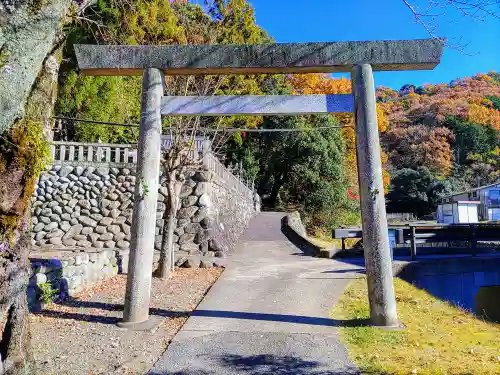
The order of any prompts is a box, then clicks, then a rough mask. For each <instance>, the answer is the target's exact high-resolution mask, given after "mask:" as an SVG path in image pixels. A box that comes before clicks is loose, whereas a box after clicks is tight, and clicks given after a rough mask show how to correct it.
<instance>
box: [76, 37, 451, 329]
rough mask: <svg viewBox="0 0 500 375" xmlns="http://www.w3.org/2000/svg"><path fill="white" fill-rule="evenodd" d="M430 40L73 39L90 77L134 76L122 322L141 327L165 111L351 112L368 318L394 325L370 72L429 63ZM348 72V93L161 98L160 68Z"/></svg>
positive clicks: (435, 54) (437, 49)
mask: <svg viewBox="0 0 500 375" xmlns="http://www.w3.org/2000/svg"><path fill="white" fill-rule="evenodd" d="M442 52H443V43H442V41H440V40H436V39H423V40H401V41H368V42H337V43H284V44H262V45H175V46H106V45H76V46H75V53H76V56H77V60H78V66H79V68H80V69H81V70H82V71H83V72H85V73H86V74H89V75H141V74H142V76H143V84H142V103H141V122H140V130H139V144H138V162H137V176H138V178H139V179H143V181H145V183H147V184H148V186H149V193H148V194H147V195H146V196H142V195H141V191H140V186H139V185H140V184H136V191H135V201H134V202H135V203H134V214H133V223H132V242H131V249H130V261H129V262H130V264H129V274H128V278H127V291H126V302H125V310H124V317H123V323H122V326H124V327H130V328H141V327H142V326H145V325H146V326H147V325H148V324H147V322H148V319H149V301H150V287H151V273H152V263H153V249H154V227H155V212H156V199H157V191H158V189H157V183H158V173H159V164H160V135H161V116H162V115H168V116H172V115H213V116H217V115H232V114H234V115H236V114H238V115H242V114H245V115H298V114H313V113H332V112H354V115H355V121H356V148H357V164H358V177H359V187H360V198H361V213H362V224H363V246H364V254H365V255H364V256H365V263H366V273H367V279H368V297H369V302H370V317H371V321H372V324H374V325H376V326H386V327H393V326H397V325H398V319H397V312H396V302H395V295H394V284H393V276H392V266H391V257H390V252H389V239H388V230H387V219H386V210H385V198H384V187H383V182H382V164H381V158H380V142H379V135H378V126H377V113H376V101H375V88H374V82H373V73H372V71H373V70H376V71H392V70H430V69H433V68H434V67H435V66H436V65H437V64H439V62H440V59H441V55H442ZM319 72H322V73H330V72H350V73H351V79H352V91H353V95H304V96H293V97H290V96H280V95H278V96H214V97H163V92H164V87H163V83H162V82H163V74H167V75H208V74H210V75H220V74H263V73H319Z"/></svg>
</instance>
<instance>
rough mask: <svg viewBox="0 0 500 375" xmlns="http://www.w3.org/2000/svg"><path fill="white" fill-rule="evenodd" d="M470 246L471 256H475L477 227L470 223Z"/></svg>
mask: <svg viewBox="0 0 500 375" xmlns="http://www.w3.org/2000/svg"><path fill="white" fill-rule="evenodd" d="M470 247H471V250H472V256H477V227H476V225H474V224H471V225H470Z"/></svg>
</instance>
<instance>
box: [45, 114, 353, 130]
mask: <svg viewBox="0 0 500 375" xmlns="http://www.w3.org/2000/svg"><path fill="white" fill-rule="evenodd" d="M52 118H54V119H57V120H69V121H76V122H82V123H87V124H100V125H110V126H123V127H128V128H138V127H139V124H122V123H118V122H104V121H95V120H86V119H79V118H74V117H64V116H52ZM341 128H352V126H351V125H331V126H317V127H314V128H304V129H292V128H285V129H257V128H218V129H211V128H203V127H200V128H199V130H200V131H203V132H212V133H218V132H225V133H240V132H247V133H276V132H300V131H313V130H325V129H341ZM192 130H193V129H185V131H186V132H188V131H192Z"/></svg>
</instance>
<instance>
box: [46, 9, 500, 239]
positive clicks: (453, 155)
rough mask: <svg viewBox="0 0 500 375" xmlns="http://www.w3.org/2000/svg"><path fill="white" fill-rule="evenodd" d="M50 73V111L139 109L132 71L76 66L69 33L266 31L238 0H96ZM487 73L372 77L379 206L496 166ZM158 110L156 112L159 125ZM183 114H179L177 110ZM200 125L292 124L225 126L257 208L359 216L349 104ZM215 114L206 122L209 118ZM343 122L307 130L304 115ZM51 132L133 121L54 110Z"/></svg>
mask: <svg viewBox="0 0 500 375" xmlns="http://www.w3.org/2000/svg"><path fill="white" fill-rule="evenodd" d="M68 35H69V37H68V40H67V43H66V45H65V48H64V59H63V64H62V66H61V68H60V74H59V81H60V87H59V95H58V99H57V102H56V112H57V113H58V114H59V115H62V116H67V117H77V118H84V119H89V120H96V121H103V122H107V121H109V122H119V123H137V122H138V121H139V97H140V78H139V77H89V76H84V75H82V74H80V73H79V72H78V71H77V69H76V61H75V58H74V53H73V47H72V46H73V44H74V43H98V44H119V43H124V44H203V43H222V44H224V43H238V44H245V43H270V42H272V38H271V37H270V36H269V35H268V34H267V33H266V32H265V31H264V30H263V29H262V28H260V27H259V26H257V24H256V22H255V16H254V12H253V8H252V7H251V5H250V4H248V3H247V2H246V1H235V0H234V1H227V2H223V1H216V2H214V3H213V4H212V5H211V6H210V7H202V6H200V5H195V4H192V3H190V2H187V1H181V0H177V1H172V2H170V1H163V0H156V1H153V2H144V1H142V0H136V1H132V2H126V3H124V2H121V1H118V0H112V1H103V0H101V1H98V2H97V3H96V4H95V5H94V6H92V7H90V8H89V10H88V11H87V12H86V16H85V17H82V18H81V19H78V20H77V21H76V22H75V23H73V24H71V25H70V26H68ZM167 90H168V94H170V95H199V94H207V93H208V94H226V95H227V94H237V95H244V94H257V95H259V94H297V95H299V94H317V93H328V94H345V93H350V92H351V82H350V80H349V79H346V78H338V79H337V78H332V77H331V76H330V75H327V74H305V75H293V76H273V75H250V76H225V77H222V79H219V78H215V77H206V78H203V79H200V78H199V77H198V78H195V77H187V78H185V77H176V78H172V77H168V78H167ZM499 98H500V86H499V75H498V74H497V73H494V72H490V73H488V74H477V75H476V76H474V77H471V78H463V79H456V80H454V81H453V82H450V83H449V84H438V85H424V86H422V87H416V86H414V85H411V84H407V85H405V86H403V87H402V88H401V89H400V90H398V91H396V90H394V89H391V88H387V87H378V88H377V101H378V104H377V105H378V107H377V114H378V117H379V130H380V133H381V139H382V149H383V153H382V157H383V162H384V184H385V191H386V193H387V199H388V209H389V210H390V211H399V212H401V211H404V212H413V213H415V214H417V215H418V216H421V215H426V214H429V213H431V212H432V211H433V210H434V209H435V205H436V203H437V201H438V199H439V198H440V197H441V196H443V195H444V194H447V193H449V192H451V191H457V190H462V189H467V188H470V187H473V186H476V185H478V184H487V183H490V182H493V181H495V180H496V179H498V177H499V174H500V172H499V169H500V168H499V164H498V163H499V143H498V142H499V141H498V139H499V131H500V111H499V105H500V103H499V102H500V99H499ZM169 121H177V119H176V120H171V119H166V121H165V126H166V127H167V126H168V122H169ZM181 121H183V120H181ZM199 121H202V122H205V123H207V122H210V124H211V126H216V127H220V128H221V129H222V128H224V127H242V128H243V127H250V128H252V127H259V128H263V129H267V128H296V129H303V130H305V131H301V132H293V133H286V134H280V133H248V134H247V133H245V132H241V133H237V134H235V135H233V136H232V137H231V138H230V139H229V141H228V142H226V145H225V147H224V148H223V150H222V154H221V155H220V156H221V158H222V159H224V161H225V163H226V164H228V165H229V164H233V165H236V164H238V165H241V166H242V168H243V171H244V174H245V177H246V178H247V179H252V180H254V181H255V183H256V187H257V190H258V192H259V193H260V194H261V195H262V196H263V198H264V203H265V205H266V206H267V207H269V208H273V209H276V208H286V209H298V210H299V211H301V213H302V214H303V216H304V217H305V220H306V222H307V224H308V226H309V228H310V229H312V230H318V229H319V230H327V228H331V227H332V226H338V225H350V224H356V223H358V221H359V208H358V206H359V202H358V200H359V194H358V188H357V170H356V167H355V165H356V148H355V135H354V123H353V117H352V114H349V113H345V114H336V115H331V116H301V117H296V118H284V117H277V118H262V117H231V118H219V119H214V118H205V119H199ZM215 121H217V124H214V122H215ZM332 125H333V126H338V125H340V126H342V125H343V126H346V127H343V128H339V129H329V130H317V131H311V129H314V128H315V127H324V126H332ZM62 128H63V131H62V132H59V133H58V134H57V137H59V138H60V139H66V140H76V141H89V142H95V141H102V142H111V143H113V142H118V143H130V142H135V141H136V139H137V131H136V129H134V128H126V127H117V126H107V125H95V124H93V125H92V126H89V125H88V124H85V123H78V122H72V121H65V122H64V124H63V127H62Z"/></svg>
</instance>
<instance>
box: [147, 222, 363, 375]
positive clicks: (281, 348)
mask: <svg viewBox="0 0 500 375" xmlns="http://www.w3.org/2000/svg"><path fill="white" fill-rule="evenodd" d="M282 217H283V214H280V213H262V214H260V215H259V216H257V217H256V218H254V219H253V220H252V222H251V223H250V228H249V230H248V232H247V233H246V235H245V237H244V238H243V239H242V242H241V244H240V246H239V248H238V249H237V251H236V252H235V254H234V255H233V256H231V258H230V263H229V264H228V267H227V269H226V270H225V271H224V273H223V274H222V276H221V278H220V279H219V280H218V281H217V282H216V283H215V285H214V286H213V287H212V289H211V290H210V292H209V293H208V294H207V296H206V297H205V299H204V300H203V302H202V303H201V304H200V305H199V306H198V308H197V309H196V311H195V312H194V313H193V316H192V317H191V318H189V320H188V321H187V323H186V324H185V325H184V327H183V328H182V330H181V331H180V332H179V333H178V334H177V336H176V337H175V338H174V340H173V342H172V343H171V345H170V346H169V347H168V350H167V351H166V352H165V354H164V356H163V357H162V358H161V359H160V360H159V361H158V362H157V363H156V365H155V366H154V368H153V369H152V370H151V372H150V375H159V374H175V375H195V374H196V375H212V374H217V375H219V374H220V375H225V374H251V375H264V374H272V375H282V374H295V375H340V374H357V371H356V369H355V368H354V366H353V365H352V363H351V362H350V361H349V359H348V358H347V354H346V351H345V348H344V347H343V346H342V344H340V342H339V340H338V335H337V334H338V327H336V325H337V323H338V322H336V321H334V320H332V319H330V318H329V317H328V312H329V310H330V309H331V308H332V306H333V305H334V304H335V303H336V301H337V300H338V298H339V297H340V296H341V294H342V292H343V290H344V289H345V287H346V286H347V285H348V283H349V281H350V280H351V279H352V278H354V277H359V271H360V270H362V268H360V267H358V266H353V265H350V264H346V263H341V262H337V261H334V260H330V259H317V258H312V257H309V256H304V254H303V253H302V252H301V251H300V250H299V249H298V248H296V247H295V246H294V245H293V244H292V243H291V242H289V241H288V240H287V238H286V237H285V236H284V235H283V234H282V232H281V218H282Z"/></svg>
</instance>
